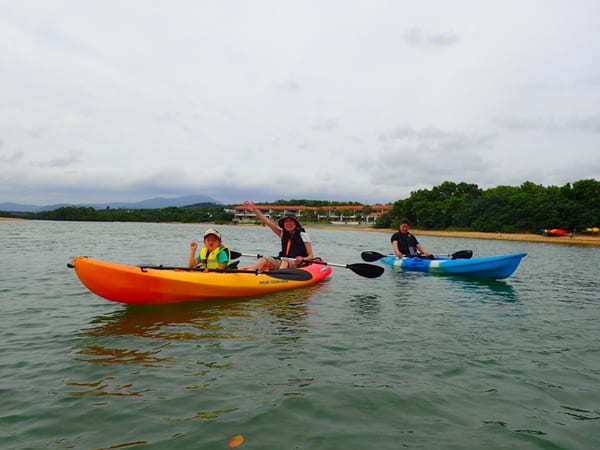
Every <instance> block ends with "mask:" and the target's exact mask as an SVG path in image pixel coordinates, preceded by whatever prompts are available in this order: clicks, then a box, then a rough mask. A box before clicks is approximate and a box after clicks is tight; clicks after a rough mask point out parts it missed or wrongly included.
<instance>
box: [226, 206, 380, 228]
mask: <svg viewBox="0 0 600 450" xmlns="http://www.w3.org/2000/svg"><path fill="white" fill-rule="evenodd" d="M256 207H257V208H258V209H260V211H261V212H262V213H263V214H264V215H265V216H266V217H268V218H269V219H272V220H277V219H279V218H280V217H282V216H283V215H285V214H288V213H292V214H295V215H296V216H298V219H299V220H300V219H302V218H303V217H307V216H308V217H309V218H310V219H312V220H314V219H317V220H328V221H330V222H333V223H346V224H358V223H361V222H366V223H375V220H377V217H379V216H380V215H382V214H383V213H385V212H387V211H389V210H390V209H392V205H371V206H369V207H370V208H371V212H370V213H369V214H367V215H365V214H364V213H363V211H364V210H365V208H366V206H364V205H336V206H319V207H316V206H304V205H256ZM256 220H257V218H256V215H255V214H254V213H253V212H251V211H249V210H247V209H246V208H245V207H244V205H238V206H236V207H235V212H234V221H236V222H254V221H256Z"/></svg>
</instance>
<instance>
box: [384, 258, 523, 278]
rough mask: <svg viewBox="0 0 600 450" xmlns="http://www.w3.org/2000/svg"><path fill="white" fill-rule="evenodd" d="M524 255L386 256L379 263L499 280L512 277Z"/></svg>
mask: <svg viewBox="0 0 600 450" xmlns="http://www.w3.org/2000/svg"><path fill="white" fill-rule="evenodd" d="M525 255H527V253H512V254H510V255H499V256H486V257H483V258H471V259H450V258H444V257H435V258H434V259H425V258H398V257H397V256H395V255H388V256H385V257H383V258H381V259H380V261H381V262H382V263H384V264H389V265H391V266H393V267H395V268H399V269H402V270H411V271H417V272H432V273H443V274H449V275H469V276H476V277H485V278H496V279H499V278H506V277H509V276H510V275H512V273H513V272H514V271H515V270H517V267H518V266H519V263H520V262H521V259H522V258H523V257H524V256H525Z"/></svg>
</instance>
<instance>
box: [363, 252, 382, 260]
mask: <svg viewBox="0 0 600 450" xmlns="http://www.w3.org/2000/svg"><path fill="white" fill-rule="evenodd" d="M384 256H385V255H382V254H381V253H378V252H371V251H366V252H362V253H361V254H360V257H361V258H362V259H363V261H367V262H373V261H377V260H379V259H381V258H383V257H384Z"/></svg>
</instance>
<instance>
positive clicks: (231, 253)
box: [229, 250, 242, 259]
mask: <svg viewBox="0 0 600 450" xmlns="http://www.w3.org/2000/svg"><path fill="white" fill-rule="evenodd" d="M229 254H230V255H231V259H238V258H239V257H240V256H242V254H241V253H240V252H234V251H233V250H231V251H230V252H229Z"/></svg>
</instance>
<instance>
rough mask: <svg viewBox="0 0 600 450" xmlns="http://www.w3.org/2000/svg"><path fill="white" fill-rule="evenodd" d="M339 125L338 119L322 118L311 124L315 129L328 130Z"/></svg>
mask: <svg viewBox="0 0 600 450" xmlns="http://www.w3.org/2000/svg"><path fill="white" fill-rule="evenodd" d="M338 126H339V121H338V119H323V120H321V121H319V122H317V123H315V124H314V125H313V126H312V129H313V130H315V131H322V132H329V131H333V130H334V129H336V128H337V127H338Z"/></svg>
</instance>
